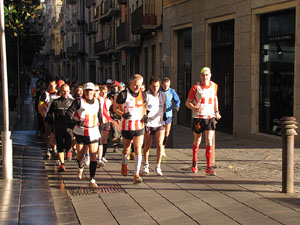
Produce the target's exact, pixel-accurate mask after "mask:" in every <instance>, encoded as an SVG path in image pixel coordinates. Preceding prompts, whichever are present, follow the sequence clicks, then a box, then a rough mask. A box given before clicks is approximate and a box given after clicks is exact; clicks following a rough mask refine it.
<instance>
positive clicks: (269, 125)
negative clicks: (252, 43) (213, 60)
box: [259, 9, 295, 135]
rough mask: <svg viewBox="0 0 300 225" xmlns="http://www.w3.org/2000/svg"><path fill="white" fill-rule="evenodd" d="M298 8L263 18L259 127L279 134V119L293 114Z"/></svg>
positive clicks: (261, 28)
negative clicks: (296, 13)
mask: <svg viewBox="0 0 300 225" xmlns="http://www.w3.org/2000/svg"><path fill="white" fill-rule="evenodd" d="M294 60H295V10H294V9H292V10H286V11H281V12H276V13H270V14H265V15H262V16H261V18H260V85H259V130H260V132H263V133H270V134H275V135H276V134H277V135H279V134H280V133H279V131H280V129H279V127H278V125H279V124H278V122H279V119H280V118H281V117H283V116H293V109H294Z"/></svg>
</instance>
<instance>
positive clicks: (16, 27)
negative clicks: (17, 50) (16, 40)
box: [4, 0, 41, 37]
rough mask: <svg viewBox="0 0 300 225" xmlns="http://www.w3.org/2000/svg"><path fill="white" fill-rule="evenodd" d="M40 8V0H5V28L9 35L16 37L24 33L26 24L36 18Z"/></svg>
mask: <svg viewBox="0 0 300 225" xmlns="http://www.w3.org/2000/svg"><path fill="white" fill-rule="evenodd" d="M40 8H41V2H40V0H5V2H4V16H5V28H6V31H7V33H8V34H9V35H13V36H15V37H17V36H18V35H23V34H25V33H26V29H27V27H26V25H27V24H28V22H29V21H30V20H31V19H35V18H37V13H38V12H39V10H40Z"/></svg>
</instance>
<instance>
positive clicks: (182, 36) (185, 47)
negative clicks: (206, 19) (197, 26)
mask: <svg viewBox="0 0 300 225" xmlns="http://www.w3.org/2000/svg"><path fill="white" fill-rule="evenodd" d="M191 78H192V29H191V28H188V29H183V30H180V31H178V80H177V94H178V96H179V98H180V101H181V107H180V110H179V112H178V121H177V123H178V124H179V125H182V126H187V127H190V126H191V121H192V118H191V117H192V116H191V115H192V114H191V110H190V109H188V108H187V107H185V101H186V99H187V96H188V93H189V91H190V89H191V83H192V80H191Z"/></svg>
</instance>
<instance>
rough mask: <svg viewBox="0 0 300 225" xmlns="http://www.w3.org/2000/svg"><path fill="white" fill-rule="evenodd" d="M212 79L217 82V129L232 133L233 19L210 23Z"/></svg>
mask: <svg viewBox="0 0 300 225" xmlns="http://www.w3.org/2000/svg"><path fill="white" fill-rule="evenodd" d="M211 47H212V49H211V52H212V54H211V71H212V78H211V79H212V81H214V82H215V83H217V84H218V100H219V110H220V113H221V115H222V119H221V120H219V121H218V125H217V126H218V130H220V131H222V132H226V133H229V134H232V133H233V96H234V20H228V21H224V22H219V23H214V24H212V25H211Z"/></svg>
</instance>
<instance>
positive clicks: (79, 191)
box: [67, 184, 127, 196]
mask: <svg viewBox="0 0 300 225" xmlns="http://www.w3.org/2000/svg"><path fill="white" fill-rule="evenodd" d="M67 189H68V191H69V193H70V194H71V195H72V196H76V195H91V194H114V193H120V192H123V193H127V192H126V191H125V190H124V189H123V188H122V187H121V185H119V184H102V185H98V188H89V187H68V188H67Z"/></svg>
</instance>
